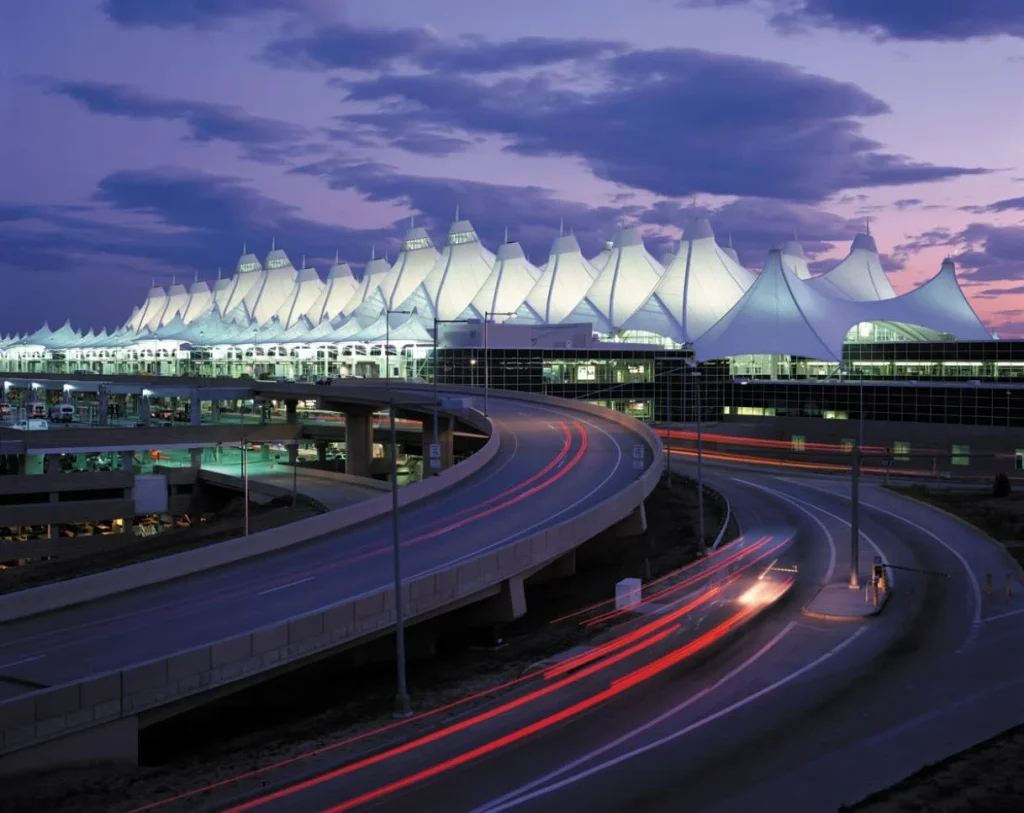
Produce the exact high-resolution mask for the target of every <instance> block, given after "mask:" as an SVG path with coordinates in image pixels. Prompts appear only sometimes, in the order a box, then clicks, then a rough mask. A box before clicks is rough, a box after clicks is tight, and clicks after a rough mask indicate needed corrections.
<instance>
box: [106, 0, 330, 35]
mask: <svg viewBox="0 0 1024 813" xmlns="http://www.w3.org/2000/svg"><path fill="white" fill-rule="evenodd" d="M330 2H331V0H104V2H103V5H102V6H101V8H102V9H103V12H104V13H105V14H106V15H107V17H108V18H109V19H110V20H112V21H113V22H115V23H117V24H118V25H121V26H124V27H126V28H141V27H144V26H152V27H155V28H196V29H205V28H217V27H219V26H222V25H223V24H225V23H227V22H229V21H233V20H237V19H248V18H252V17H258V16H264V15H270V14H289V15H309V16H319V15H321V14H322V13H324V12H326V11H328V10H329V7H328V4H329V3H330Z"/></svg>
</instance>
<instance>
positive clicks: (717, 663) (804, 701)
mask: <svg viewBox="0 0 1024 813" xmlns="http://www.w3.org/2000/svg"><path fill="white" fill-rule="evenodd" d="M707 479H708V481H709V483H711V484H712V485H714V486H715V487H716V488H718V489H720V490H721V491H722V492H724V493H726V494H727V495H728V496H729V498H730V500H731V501H732V504H733V508H734V510H735V511H736V513H737V516H738V517H739V518H740V520H741V522H742V523H743V525H744V528H745V529H746V530H747V535H748V536H749V535H756V534H757V533H758V531H757V529H759V528H765V527H794V528H796V529H797V538H796V545H797V547H796V552H797V555H798V556H799V557H800V563H801V564H800V572H799V575H798V576H797V581H796V584H795V585H794V587H793V589H792V590H791V591H790V594H789V596H788V597H787V598H786V599H783V601H782V602H781V603H780V604H779V605H777V606H775V607H773V608H772V609H770V610H768V611H767V613H766V615H765V616H763V617H762V618H759V619H757V620H756V622H755V623H753V624H751V625H750V626H749V628H747V629H746V631H744V632H741V633H739V634H738V635H739V637H738V638H735V639H732V640H729V641H728V646H727V647H726V648H724V649H721V650H719V651H716V652H714V653H713V656H712V657H700V656H699V655H695V656H694V657H692V658H691V659H690V660H689V664H688V665H687V663H686V662H681V663H680V664H679V665H678V666H674V667H673V668H670V669H667V670H666V671H664V672H661V673H659V674H656V675H651V676H649V678H648V679H647V680H644V681H643V685H642V687H641V686H633V687H632V690H625V691H615V690H614V689H615V687H616V686H617V685H621V684H617V683H616V681H617V680H619V679H621V678H622V677H623V676H624V675H625V674H629V673H631V672H632V671H633V670H635V669H637V668H642V666H640V667H638V666H637V663H636V661H637V660H639V661H641V662H646V661H650V660H652V659H655V658H657V657H659V656H661V655H662V654H663V652H664V651H665V650H666V648H667V650H668V651H672V650H679V649H680V647H681V642H682V641H687V640H693V639H694V636H699V635H700V634H702V631H704V632H710V631H712V630H713V629H715V628H716V625H717V624H719V623H721V621H722V615H721V612H722V611H721V609H720V608H719V609H717V610H715V611H714V612H711V611H710V610H708V611H703V610H702V609H701V608H698V609H697V610H696V611H695V612H697V613H698V615H697V617H698V619H699V623H698V624H697V626H696V627H695V628H691V629H689V630H687V631H686V634H687V635H688V636H689V637H686V638H683V639H680V638H678V637H671V638H667V639H664V640H661V641H658V642H656V643H655V644H654V645H652V646H651V648H650V649H649V650H647V651H644V652H638V653H636V654H635V655H634V657H633V659H631V660H624V661H623V662H621V663H619V664H616V665H613V666H612V667H610V668H608V669H606V670H601V671H600V672H598V673H595V674H594V675H591V676H588V677H587V679H586V680H580V681H577V682H575V683H573V684H571V685H569V686H566V687H565V688H564V689H562V690H560V691H559V693H557V695H556V694H552V695H546V696H544V697H540V698H538V699H536V700H535V701H533V702H530V703H524V704H523V705H521V706H518V707H515V708H511V709H508V711H507V712H506V713H502V714H500V715H498V716H493V717H488V716H487V714H482V713H481V712H480V711H474V712H473V713H472V715H465V716H463V717H462V718H460V722H459V723H457V724H456V726H455V729H454V730H450V733H449V735H447V736H444V737H442V738H436V737H435V738H433V739H430V740H427V741H421V742H420V743H419V745H418V747H411V748H408V747H407V750H405V751H404V752H402V753H394V752H388V751H383V752H381V751H378V752H376V753H377V756H376V757H374V758H373V759H372V760H370V761H369V762H368V763H367V764H363V765H360V764H359V763H358V762H353V759H354V758H353V757H352V756H351V755H350V756H347V757H340V756H338V757H335V765H333V766H332V768H333V769H328V768H327V767H326V766H323V763H320V765H318V770H317V771H313V772H311V773H310V774H309V775H307V776H305V777H304V778H303V779H302V781H299V780H298V779H297V778H296V779H293V780H292V781H290V782H289V781H284V782H283V784H282V785H281V786H280V787H279V788H278V789H277V790H274V791H272V792H268V791H264V792H263V793H262V794H256V795H252V794H251V793H250V795H249V796H244V795H241V796H236V797H235V798H234V800H233V802H234V806H232V804H231V803H230V801H231V800H229V799H228V797H224V798H222V799H220V800H219V801H218V802H217V804H216V807H217V809H225V808H228V809H231V810H234V811H239V813H240V811H243V810H260V811H285V810H287V811H293V810H295V811H305V810H311V811H312V810H315V811H332V813H340V811H343V810H350V809H353V810H354V809H357V810H364V809H365V810H374V811H379V810H394V811H399V810H410V809H423V810H433V809H444V810H452V811H474V813H476V812H477V811H480V812H481V813H482V811H499V810H522V811H531V813H532V812H533V811H557V812H558V813H564V811H566V810H588V811H621V810H631V811H633V810H635V811H678V810H681V809H685V810H700V811H737V813H738V811H750V810H757V811H774V810H779V811H783V810H784V811H793V810H799V811H801V812H802V813H805V812H806V813H817V811H834V810H836V809H837V807H838V806H839V805H840V804H842V803H844V802H846V803H850V802H854V801H857V800H858V799H860V798H862V797H863V796H865V795H866V794H868V793H871V792H873V791H875V790H878V789H881V788H883V787H886V786H888V785H889V784H891V783H893V782H895V781H898V780H899V779H900V778H902V777H903V776H905V775H907V774H909V773H911V772H912V771H914V770H916V769H917V768H919V767H921V766H922V765H923V764H925V763H927V762H930V761H934V760H936V759H940V758H942V757H944V756H947V755H949V754H951V753H954V752H956V751H958V750H961V749H962V748H964V747H967V746H969V745H971V744H973V743H974V742H976V741H978V740H980V739H982V738H984V737H987V736H991V735H993V734H995V733H997V732H998V731H1000V730H1002V729H1003V728H1005V727H1007V726H1009V725H1013V724H1015V723H1018V722H1020V721H1021V720H1022V719H1024V706H1022V704H1021V703H1020V700H1019V698H1020V692H1021V689H1022V684H1024V677H1022V675H1024V672H1022V670H1021V667H1022V666H1024V647H1021V645H1020V644H1021V643H1024V599H1022V598H1021V592H1022V591H1021V587H1020V585H1019V584H1017V586H1016V595H1014V596H1013V597H1006V596H1005V595H993V596H988V595H986V594H985V592H984V590H983V589H982V584H983V580H984V574H985V573H988V572H993V573H996V574H1003V573H1005V572H1006V571H1007V569H1008V567H1007V562H1006V559H1005V555H1004V554H1003V553H1002V551H1001V550H999V549H998V548H997V546H995V545H993V544H992V543H991V542H989V541H987V540H986V539H984V538H983V537H980V536H979V535H978V534H976V533H975V532H973V531H971V530H970V529H967V528H966V527H965V526H963V525H962V524H960V523H958V522H956V521H955V520H952V519H950V518H948V517H946V516H944V515H942V514H941V513H938V512H935V511H932V510H930V509H927V508H925V507H923V506H919V505H917V504H914V503H909V502H907V501H905V500H903V499H901V498H899V497H896V496H894V495H891V494H889V493H887V492H885V491H883V490H882V489H881V488H879V487H878V486H877V485H874V484H865V487H864V490H863V512H862V518H861V529H862V532H863V533H864V540H863V541H864V544H863V549H864V551H863V556H862V560H861V561H862V563H863V570H864V571H865V572H866V570H867V565H868V562H869V561H870V558H871V557H872V556H873V555H875V549H876V547H877V550H879V551H881V553H882V555H884V557H885V558H886V560H887V561H888V562H890V563H891V564H895V565H899V566H900V567H903V568H910V569H909V570H900V571H898V572H897V573H896V576H895V590H894V592H893V595H892V598H891V600H890V602H889V604H888V606H887V607H886V608H885V611H884V612H883V613H882V614H881V615H880V616H878V617H876V618H873V619H869V620H866V621H862V622H827V621H818V620H814V619H810V618H807V617H806V616H803V615H801V614H800V607H801V606H802V605H803V604H804V603H805V602H806V601H807V600H809V599H810V597H811V596H812V595H813V594H814V592H815V590H816V589H817V586H818V585H820V584H821V583H825V582H830V581H842V580H843V579H844V578H845V576H846V573H847V572H848V571H847V565H846V563H847V562H848V558H847V556H848V539H849V527H848V524H847V520H848V517H849V508H850V503H849V500H848V484H846V483H843V482H841V481H837V480H836V479H834V478H821V477H819V478H815V477H800V476H790V475H788V474H787V475H782V476H778V475H770V474H765V473H763V472H757V473H751V472H739V471H736V470H735V469H714V468H711V470H710V473H709V474H708V478H707ZM726 550H727V549H726ZM937 574H942V575H937ZM999 583H1000V585H1001V575H1000V581H999ZM716 612H717V613H718V615H716V614H715V613H716ZM682 634H683V633H677V635H682ZM499 702H500V703H501V704H507V703H508V702H509V701H508V700H502V701H499ZM494 707H495V706H492V708H494ZM498 707H500V706H498ZM466 719H472V720H476V723H474V724H472V725H466V724H465V722H464V721H465V720H466ZM413 742H414V743H415V742H416V741H415V740H414V741H413ZM296 770H298V769H296ZM271 784H272V782H271ZM268 790H269V789H268ZM211 809H212V808H211Z"/></svg>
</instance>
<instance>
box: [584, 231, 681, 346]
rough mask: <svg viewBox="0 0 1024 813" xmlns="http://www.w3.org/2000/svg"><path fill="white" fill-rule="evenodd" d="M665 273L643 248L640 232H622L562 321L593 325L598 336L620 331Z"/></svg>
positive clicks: (617, 235) (616, 236) (616, 237)
mask: <svg viewBox="0 0 1024 813" xmlns="http://www.w3.org/2000/svg"><path fill="white" fill-rule="evenodd" d="M664 273H665V269H664V268H662V266H661V263H659V262H658V261H657V260H656V259H654V257H652V256H651V255H650V254H649V253H648V252H647V249H646V248H645V247H644V240H643V237H641V236H640V232H639V231H638V230H637V229H621V230H620V231H619V233H618V234H616V235H615V240H614V241H613V243H612V252H611V254H610V255H609V256H608V260H607V262H606V263H605V265H604V268H602V269H601V272H600V273H599V274H598V276H597V279H596V280H594V284H593V285H591V286H590V289H589V290H588V291H587V293H586V295H585V296H584V297H583V299H582V300H581V301H580V303H579V304H578V305H577V306H576V307H575V308H573V312H572V313H571V314H570V315H569V317H568V318H567V319H566V320H565V321H567V322H592V323H593V324H594V326H595V328H596V329H597V330H600V331H601V332H611V331H612V330H615V329H617V328H620V327H622V326H623V325H625V323H626V321H627V320H628V319H629V317H630V316H632V315H633V314H634V313H636V311H637V309H639V307H640V306H641V305H642V304H643V303H644V301H645V300H646V299H647V297H649V296H650V295H651V293H653V292H654V289H655V287H656V286H657V284H658V281H659V280H660V279H661V277H662V275H663V274H664Z"/></svg>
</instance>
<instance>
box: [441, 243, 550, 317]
mask: <svg viewBox="0 0 1024 813" xmlns="http://www.w3.org/2000/svg"><path fill="white" fill-rule="evenodd" d="M506 237H507V235H506ZM540 274H541V272H540V269H539V268H537V267H536V266H535V265H533V264H532V263H531V262H530V261H529V260H527V259H526V255H525V254H524V253H523V247H522V246H520V245H519V243H515V242H513V243H509V242H508V241H507V240H506V242H504V243H502V244H501V245H500V246H498V253H497V255H496V257H495V261H494V268H493V269H492V270H491V273H490V274H489V275H488V277H487V279H486V280H485V281H484V284H483V286H482V287H481V288H480V290H479V291H477V294H476V296H474V297H473V301H472V302H470V303H469V307H467V308H466V310H464V311H463V312H462V315H461V316H460V317H459V318H460V319H483V318H485V317H487V318H488V319H489V320H490V321H492V322H504V321H505V320H506V319H508V318H509V316H508V314H514V313H515V312H516V310H517V309H518V308H519V306H520V305H522V304H523V302H524V301H525V300H526V297H527V295H528V294H529V293H530V291H532V290H533V286H534V285H536V284H537V280H539V279H540ZM499 314H500V315H499Z"/></svg>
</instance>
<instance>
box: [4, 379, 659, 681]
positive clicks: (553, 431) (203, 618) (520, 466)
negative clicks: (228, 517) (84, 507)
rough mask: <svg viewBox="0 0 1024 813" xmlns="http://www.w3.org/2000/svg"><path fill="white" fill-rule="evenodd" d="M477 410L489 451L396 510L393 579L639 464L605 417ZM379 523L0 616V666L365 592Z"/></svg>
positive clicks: (483, 544)
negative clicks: (433, 493)
mask: <svg viewBox="0 0 1024 813" xmlns="http://www.w3.org/2000/svg"><path fill="white" fill-rule="evenodd" d="M490 415H491V417H492V419H493V420H494V421H495V422H496V424H497V427H498V431H499V432H500V438H501V446H500V449H499V452H498V454H497V456H496V458H495V459H494V461H492V462H491V463H489V464H488V465H487V466H486V467H485V468H484V469H482V470H481V471H480V472H479V474H477V475H475V476H474V477H473V478H471V479H470V481H469V482H465V483H462V484H459V485H458V486H456V487H454V488H453V489H451V490H449V491H446V492H444V493H443V494H441V495H438V496H437V497H436V498H431V499H427V500H425V501H423V502H419V503H416V504H414V505H412V506H409V507H408V508H407V509H405V510H403V511H402V514H401V538H402V545H403V551H402V556H403V562H402V566H403V575H404V577H405V578H406V579H413V578H415V577H416V576H418V575H420V574H422V573H425V572H429V571H431V570H434V569H437V568H443V567H446V566H448V565H449V564H451V563H452V562H456V561H459V560H460V559H463V558H469V557H472V556H474V555H476V554H479V553H480V552H482V551H486V550H490V549H494V548H497V547H500V546H503V545H507V544H510V543H512V542H514V541H516V540H517V539H519V538H521V537H523V536H527V535H530V534H532V533H535V532H537V531H538V530H541V529H543V528H545V527H549V526H551V525H554V524H556V523H558V522H561V521H563V520H565V519H567V518H569V517H571V516H572V515H573V514H575V513H578V512H579V511H581V510H584V509H586V508H587V507H589V506H592V505H596V504H597V503H599V502H601V501H602V500H604V499H606V498H608V497H610V496H612V495H614V494H616V493H618V492H619V491H621V490H622V489H623V488H625V487H626V486H627V485H628V484H629V483H630V482H631V481H633V480H635V479H637V478H638V477H639V476H640V475H641V474H642V470H638V469H637V468H636V467H635V466H634V460H633V446H634V444H635V443H639V439H638V438H637V437H636V435H634V434H633V433H631V432H629V431H628V430H627V429H624V428H623V427H621V426H619V425H618V424H616V423H613V422H611V421H607V420H603V419H600V418H596V417H594V416H591V415H586V414H584V413H579V412H574V411H572V410H563V409H559V408H553V407H550V406H541V405H536V404H527V403H523V402H521V401H516V400H513V399H503V398H499V397H493V396H492V397H491V399H490ZM647 463H648V465H649V463H650V457H649V453H648V457H647ZM390 523H391V517H390V515H388V516H385V517H383V518H381V519H380V520H378V521H373V522H369V523H367V524H365V525H362V526H360V527H357V528H355V529H350V530H346V531H344V532H339V533H338V534H336V535H330V536H326V537H323V538H320V539H318V540H315V541H312V542H309V543H307V544H303V545H299V546H295V547H292V548H289V549H287V550H284V551H282V552H280V553H274V554H268V555H266V556H263V557H260V558H257V559H252V560H248V561H244V562H241V563H238V564H236V565H232V566H230V567H225V568H222V569H218V570H215V571H210V572H206V573H201V574H197V575H194V576H189V577H188V578H186V579H181V580H178V581H174V582H169V583H165V584H161V585H157V586H153V587H148V588H146V589H144V590H139V591H134V592H130V593H125V594H122V595H118V596H113V597H110V598H108V599H103V600H100V601H96V602H93V603H90V604H85V605H79V606H75V607H71V608H68V609H66V610H61V611H58V612H53V613H48V614H45V615H40V616H36V617H33V618H29V619H25V620H22V621H17V622H12V623H9V624H4V625H0V676H3V677H13V678H16V679H18V680H20V681H27V682H34V683H37V684H40V685H56V684H59V683H63V682H66V681H70V680H73V679H76V678H82V677H86V676H88V675H92V674H97V673H102V672H106V671H108V670H113V669H116V668H119V667H124V666H128V665H131V664H134V663H141V662H145V661H147V660H150V659H153V658H157V657H161V656H164V655H168V654H171V653H173V652H177V651H181V650H187V649H190V648H193V647H199V646H202V645H204V644H208V643H211V642H214V641H217V640H221V639H224V638H228V637H231V636H234V635H239V634H243V633H245V632H248V631H250V630H254V629H258V628H260V627H262V626H265V625H269V624H272V623H275V622H278V621H280V620H282V619H285V618H289V617H292V616H297V615H301V614H303V613H306V612H310V611H313V610H316V609H318V608H322V607H325V606H329V605H331V604H335V603H337V602H339V601H343V600H345V599H347V598H350V597H355V596H358V595H363V594H366V593H370V592H373V591H375V590H377V589H379V588H381V587H384V586H387V585H389V584H390V583H391V580H392V565H393V559H392V554H391V551H392V537H391V525H390ZM10 685H15V683H13V682H12V683H11V684H10ZM26 690H27V689H26Z"/></svg>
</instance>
